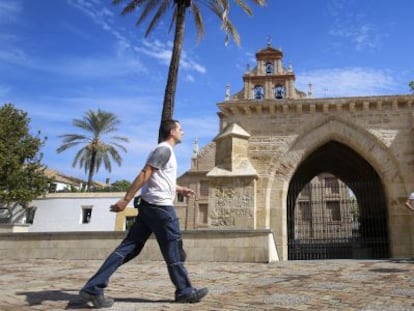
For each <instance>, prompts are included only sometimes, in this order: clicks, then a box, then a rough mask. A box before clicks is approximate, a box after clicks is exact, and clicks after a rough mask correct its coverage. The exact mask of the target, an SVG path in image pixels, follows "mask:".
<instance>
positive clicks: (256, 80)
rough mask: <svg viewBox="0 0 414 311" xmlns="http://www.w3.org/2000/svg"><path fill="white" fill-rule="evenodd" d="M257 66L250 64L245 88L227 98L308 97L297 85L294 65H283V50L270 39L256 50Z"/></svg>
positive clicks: (268, 98) (277, 98) (244, 84)
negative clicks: (273, 44)
mask: <svg viewBox="0 0 414 311" xmlns="http://www.w3.org/2000/svg"><path fill="white" fill-rule="evenodd" d="M256 61H257V62H256V66H255V67H254V68H253V69H250V66H249V65H248V66H247V68H246V72H245V74H244V75H243V90H242V91H241V92H239V93H237V94H236V95H235V96H233V98H231V97H230V98H228V97H226V100H237V99H238V100H257V101H260V100H275V99H276V100H283V99H299V98H304V97H306V94H305V93H304V92H301V91H299V90H297V89H296V87H295V74H294V72H293V67H292V65H289V66H288V67H287V68H285V67H284V66H283V52H282V49H280V48H277V49H276V48H273V47H272V46H271V42H270V40H268V42H267V46H266V48H264V49H261V50H259V51H257V52H256Z"/></svg>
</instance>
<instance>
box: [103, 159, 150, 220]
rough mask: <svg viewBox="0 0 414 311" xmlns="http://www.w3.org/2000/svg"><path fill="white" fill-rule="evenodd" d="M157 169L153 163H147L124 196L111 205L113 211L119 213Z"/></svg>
mask: <svg viewBox="0 0 414 311" xmlns="http://www.w3.org/2000/svg"><path fill="white" fill-rule="evenodd" d="M155 170H156V169H155V168H154V167H152V166H151V165H145V166H144V168H143V169H142V170H141V172H139V174H138V176H137V177H136V178H135V180H134V181H133V182H132V184H131V186H130V187H129V189H128V191H127V192H126V193H125V195H124V197H123V198H122V199H120V200H119V201H118V202H116V203H115V204H113V205H111V207H110V210H111V212H116V213H117V212H121V211H123V210H124V209H125V208H126V206H127V205H128V203H129V201H131V200H132V199H133V198H134V196H135V194H136V193H137V192H138V190H139V189H140V188H141V187H142V186H143V185H144V184H145V183H146V182H147V181H148V179H149V178H150V177H151V175H152V174H153V173H154V171H155Z"/></svg>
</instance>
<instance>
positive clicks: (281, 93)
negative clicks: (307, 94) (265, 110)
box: [274, 85, 285, 99]
mask: <svg viewBox="0 0 414 311" xmlns="http://www.w3.org/2000/svg"><path fill="white" fill-rule="evenodd" d="M274 91H275V98H277V99H281V98H284V97H285V87H284V86H283V85H276V86H275V88H274Z"/></svg>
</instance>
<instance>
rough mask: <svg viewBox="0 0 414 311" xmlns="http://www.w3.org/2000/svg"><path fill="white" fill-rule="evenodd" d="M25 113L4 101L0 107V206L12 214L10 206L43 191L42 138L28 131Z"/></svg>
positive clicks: (45, 183)
mask: <svg viewBox="0 0 414 311" xmlns="http://www.w3.org/2000/svg"><path fill="white" fill-rule="evenodd" d="M29 125H30V119H29V118H28V116H27V113H26V112H24V111H22V110H19V109H16V108H15V107H14V106H13V105H12V104H10V103H8V104H5V105H3V106H2V107H1V108H0V205H1V207H2V208H3V209H4V208H5V209H6V210H8V214H9V215H10V216H11V215H13V211H12V210H13V208H14V207H15V206H16V205H20V206H22V207H23V208H26V207H28V203H29V202H31V201H32V200H33V199H35V198H37V197H38V196H40V195H42V194H44V193H46V192H47V189H48V186H49V181H50V180H49V179H48V178H47V177H46V176H45V175H44V173H43V172H44V169H45V166H44V165H43V164H42V163H41V160H42V154H41V153H39V151H40V148H41V147H42V146H43V145H44V143H45V138H41V137H40V132H38V133H37V136H33V135H31V134H30V133H29V130H30V129H29Z"/></svg>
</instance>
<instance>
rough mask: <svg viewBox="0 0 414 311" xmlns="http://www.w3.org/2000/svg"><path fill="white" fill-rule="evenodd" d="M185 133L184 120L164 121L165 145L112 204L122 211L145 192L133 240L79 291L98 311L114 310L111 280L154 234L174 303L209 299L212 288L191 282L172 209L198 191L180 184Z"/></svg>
mask: <svg viewBox="0 0 414 311" xmlns="http://www.w3.org/2000/svg"><path fill="white" fill-rule="evenodd" d="M183 134H184V132H183V130H182V128H181V125H180V123H179V121H177V120H166V121H163V122H162V124H161V135H162V138H163V141H162V142H161V143H160V144H158V146H157V147H156V148H155V149H154V150H153V151H152V152H151V153H150V155H149V157H148V159H147V162H146V164H145V166H144V168H143V169H142V170H141V172H140V173H139V174H138V176H137V177H136V178H135V180H134V181H133V183H132V184H131V186H130V188H129V189H128V191H127V192H126V194H125V196H124V198H122V199H120V200H119V201H118V202H117V203H115V204H114V205H111V207H110V210H111V211H113V212H120V211H123V210H124V209H125V208H126V206H127V204H128V203H129V202H130V201H131V200H132V199H133V198H134V196H135V194H136V193H137V192H138V190H139V189H141V200H140V203H139V206H138V216H137V217H136V219H135V222H134V224H133V226H132V227H131V229H130V231H129V232H128V235H127V236H126V238H125V239H124V240H123V241H122V242H121V244H120V245H119V246H118V247H117V248H116V249H115V250H114V251H113V252H112V253H111V254H110V255H109V256H108V258H107V259H106V260H105V262H104V263H103V264H102V266H101V267H100V268H99V270H98V271H97V272H96V273H95V275H93V276H92V277H91V278H90V279H89V281H88V282H87V283H86V284H85V286H84V287H83V288H82V289H81V290H80V292H79V295H80V296H81V298H82V299H83V300H84V301H86V302H91V303H92V304H93V306H94V307H95V308H105V307H111V306H112V305H113V303H114V300H113V299H112V298H110V297H105V295H104V289H105V288H106V287H107V286H108V283H109V278H110V277H111V275H112V274H113V273H114V272H115V271H116V270H117V269H118V267H119V266H121V265H122V264H124V263H126V262H128V261H129V260H131V259H133V258H134V257H136V256H137V255H138V254H139V253H140V252H141V250H142V248H143V247H144V245H145V242H146V241H147V240H148V238H149V237H150V235H151V233H154V235H155V237H156V239H157V242H158V244H159V246H160V249H161V252H162V255H163V258H164V260H165V262H166V264H167V268H168V273H169V276H170V279H171V281H172V283H173V284H174V285H175V288H176V290H175V302H179V303H195V302H199V301H200V300H201V299H202V298H203V297H204V296H205V295H207V293H208V290H207V288H201V289H196V288H194V287H192V285H191V283H190V280H189V277H188V273H187V270H186V268H185V267H184V261H185V252H184V250H183V243H182V239H181V231H180V227H179V221H178V218H177V215H176V212H175V208H174V206H173V201H174V197H175V195H176V193H180V194H182V195H184V196H186V197H188V196H192V195H194V191H193V190H191V189H189V188H187V187H182V186H179V185H177V184H176V179H177V160H176V158H175V154H174V149H173V148H174V147H175V145H176V144H179V143H180V142H181V140H182V137H183Z"/></svg>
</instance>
